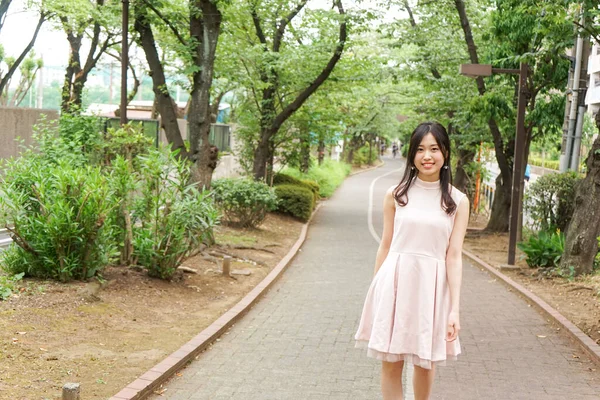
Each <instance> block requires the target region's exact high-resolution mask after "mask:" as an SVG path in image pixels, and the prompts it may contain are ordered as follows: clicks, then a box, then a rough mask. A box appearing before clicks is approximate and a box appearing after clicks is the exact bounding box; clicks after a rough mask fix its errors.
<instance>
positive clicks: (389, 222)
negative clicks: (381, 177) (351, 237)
mask: <svg viewBox="0 0 600 400" xmlns="http://www.w3.org/2000/svg"><path fill="white" fill-rule="evenodd" d="M393 191H394V187H391V188H389V189H388V191H387V192H386V193H385V197H384V199H383V234H382V235H381V243H379V249H378V250H377V258H376V259H375V271H374V273H373V276H375V274H377V271H379V268H380V267H381V264H383V261H384V260H385V258H386V257H387V255H388V253H389V251H390V245H391V244H392V236H393V235H394V216H395V215H396V200H395V199H394V194H393Z"/></svg>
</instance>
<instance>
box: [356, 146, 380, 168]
mask: <svg viewBox="0 0 600 400" xmlns="http://www.w3.org/2000/svg"><path fill="white" fill-rule="evenodd" d="M378 152H379V150H378V149H377V147H376V146H372V148H371V149H369V145H364V146H362V147H361V148H360V149H358V151H355V152H354V158H353V159H352V164H354V165H356V166H361V165H364V164H369V165H371V164H372V163H373V161H375V160H377V157H378ZM369 155H370V157H369Z"/></svg>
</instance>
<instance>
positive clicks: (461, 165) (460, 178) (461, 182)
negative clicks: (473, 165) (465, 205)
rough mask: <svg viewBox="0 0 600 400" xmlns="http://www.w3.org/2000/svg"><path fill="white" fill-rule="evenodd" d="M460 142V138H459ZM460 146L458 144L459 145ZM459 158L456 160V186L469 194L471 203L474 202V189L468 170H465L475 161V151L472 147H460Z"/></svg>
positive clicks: (457, 153)
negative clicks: (471, 185) (472, 188)
mask: <svg viewBox="0 0 600 400" xmlns="http://www.w3.org/2000/svg"><path fill="white" fill-rule="evenodd" d="M457 144H458V140H457ZM457 147H458V146H457ZM456 155H457V160H456V172H455V174H454V182H453V183H454V186H455V187H456V188H457V189H458V190H460V191H461V192H463V193H466V194H468V195H469V199H470V200H471V204H472V203H473V196H472V193H471V192H472V190H471V187H470V178H469V174H468V173H467V171H465V166H466V165H467V164H469V163H470V162H471V161H473V158H475V152H474V151H472V150H470V149H464V148H460V147H458V151H457V152H456Z"/></svg>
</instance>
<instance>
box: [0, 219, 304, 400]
mask: <svg viewBox="0 0 600 400" xmlns="http://www.w3.org/2000/svg"><path fill="white" fill-rule="evenodd" d="M301 228H302V223H301V222H298V221H296V220H294V219H292V218H289V217H286V216H282V215H274V214H271V215H269V216H268V217H267V219H266V221H265V222H264V223H263V225H262V226H261V227H260V229H257V230H244V229H233V228H229V227H219V228H217V231H216V240H217V246H214V247H211V248H210V249H207V250H206V251H205V252H204V255H202V254H199V255H197V256H195V257H192V258H190V259H188V260H186V261H185V263H184V266H187V267H190V268H193V269H195V270H197V271H198V274H197V275H196V274H188V273H186V274H184V273H179V274H177V276H176V278H175V279H174V280H173V281H171V282H165V281H161V280H158V279H152V278H149V277H147V275H146V273H145V272H144V271H143V270H141V269H135V268H125V267H112V268H109V269H107V270H105V272H104V273H103V277H104V279H105V280H106V282H105V283H104V284H100V283H99V282H98V281H90V282H88V283H85V282H74V283H69V284H60V283H56V282H51V281H42V280H30V279H28V280H25V281H24V282H22V284H21V288H20V293H19V294H18V295H17V296H13V297H12V298H10V299H9V300H7V301H4V302H0V399H7V400H8V399H10V400H25V399H27V400H33V399H36V400H37V399H59V398H60V397H61V388H62V386H63V384H64V383H66V382H78V383H80V384H81V387H82V398H84V399H86V400H92V399H94V400H95V399H107V398H109V397H110V396H112V395H114V394H116V393H117V392H118V391H119V390H121V389H122V388H123V387H125V386H126V385H127V384H128V383H129V382H131V381H133V380H134V379H135V378H137V377H138V376H139V375H141V374H143V373H144V372H146V371H147V370H148V369H150V368H151V367H153V366H154V365H155V364H157V363H158V362H160V361H161V360H162V359H163V358H165V357H166V356H167V355H169V354H171V353H172V352H173V351H175V350H177V349H178V348H179V347H180V346H181V345H183V344H184V343H186V342H187V341H188V340H190V339H191V338H192V337H193V336H195V335H196V334H198V333H199V332H200V331H202V330H203V329H204V328H206V327H207V326H208V325H210V324H211V323H212V322H213V321H214V320H216V319H217V318H219V317H220V316H221V315H222V314H223V313H224V312H225V311H226V310H228V309H229V308H230V307H232V306H233V305H235V304H236V303H237V302H238V301H239V300H240V299H241V298H242V297H243V296H244V295H246V294H247V293H248V292H249V291H250V290H252V289H253V288H254V287H255V286H256V285H257V284H258V283H259V282H260V281H261V280H262V279H263V278H264V277H265V276H266V275H267V274H268V273H269V272H270V271H271V269H272V268H273V267H274V266H275V265H276V264H277V263H278V262H279V260H280V259H281V258H282V257H283V256H284V255H285V254H287V252H288V251H289V249H290V248H291V246H292V245H293V244H294V243H295V242H296V240H297V239H298V236H299V234H300V230H301ZM223 253H228V254H230V255H232V256H234V257H235V259H234V260H233V262H232V265H231V268H232V270H233V269H240V270H242V269H243V270H249V271H250V272H251V275H249V276H244V275H235V277H236V278H237V279H232V278H227V277H224V276H222V275H220V274H219V273H218V270H219V269H220V268H221V265H220V259H221V258H220V257H221V256H222V254H223ZM215 262H216V263H215Z"/></svg>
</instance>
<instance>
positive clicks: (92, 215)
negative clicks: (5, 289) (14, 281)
mask: <svg viewBox="0 0 600 400" xmlns="http://www.w3.org/2000/svg"><path fill="white" fill-rule="evenodd" d="M110 197H111V193H110V190H109V188H108V185H107V183H106V177H105V176H103V175H102V173H101V171H100V168H98V167H93V166H88V167H85V168H83V167H77V166H73V165H71V164H70V163H69V162H68V160H64V159H59V160H58V163H57V164H50V163H47V162H46V160H45V159H44V157H43V156H42V155H39V156H38V155H35V154H32V153H29V154H28V155H27V156H24V157H21V158H18V159H14V160H11V161H9V162H8V163H7V164H6V170H5V177H4V183H3V185H2V192H1V194H0V199H1V200H0V207H1V209H2V217H3V220H4V221H3V222H4V223H5V224H6V223H8V222H9V221H10V222H12V224H13V225H14V228H12V232H11V233H12V237H13V241H14V243H13V244H12V245H11V246H10V247H9V248H8V249H7V250H6V251H5V252H3V253H2V256H1V261H0V263H1V264H2V267H3V268H4V269H5V270H6V271H7V272H9V273H11V274H19V273H24V274H25V275H26V276H35V277H40V278H51V279H59V280H61V281H63V282H66V281H70V280H72V279H87V278H90V277H92V276H94V275H95V274H96V273H97V272H99V271H101V270H102V268H103V267H104V266H105V265H106V264H108V262H109V259H110V257H111V256H113V255H114V252H115V247H114V244H113V243H112V241H111V240H110V237H111V232H110V226H107V225H106V224H105V222H106V219H107V215H108V213H109V212H110V209H111V208H112V204H111V203H110V201H109V199H110Z"/></svg>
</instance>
